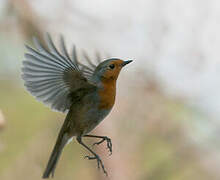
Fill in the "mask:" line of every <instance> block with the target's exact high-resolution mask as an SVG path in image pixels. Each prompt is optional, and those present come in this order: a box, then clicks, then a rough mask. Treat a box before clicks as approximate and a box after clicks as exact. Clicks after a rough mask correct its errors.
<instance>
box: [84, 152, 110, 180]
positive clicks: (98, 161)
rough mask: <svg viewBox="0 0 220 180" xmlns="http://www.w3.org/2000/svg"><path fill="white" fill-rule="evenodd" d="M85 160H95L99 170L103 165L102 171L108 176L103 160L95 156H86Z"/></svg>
mask: <svg viewBox="0 0 220 180" xmlns="http://www.w3.org/2000/svg"><path fill="white" fill-rule="evenodd" d="M85 158H87V159H88V160H94V159H96V161H97V166H98V169H100V165H101V167H102V170H103V173H104V174H105V175H106V176H108V173H107V171H106V170H105V166H104V164H103V162H102V160H101V159H100V157H99V156H98V155H95V156H85Z"/></svg>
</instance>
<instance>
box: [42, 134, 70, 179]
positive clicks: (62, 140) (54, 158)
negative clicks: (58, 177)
mask: <svg viewBox="0 0 220 180" xmlns="http://www.w3.org/2000/svg"><path fill="white" fill-rule="evenodd" d="M68 140H69V137H68V136H67V134H63V133H62V132H60V134H59V136H58V138H57V141H56V144H55V146H54V149H53V152H52V153H51V155H50V159H49V161H48V164H47V167H46V169H45V171H44V174H43V177H42V178H49V176H50V174H51V175H52V177H53V176H54V171H55V168H56V164H57V162H58V160H59V157H60V155H61V152H62V150H63V148H64V146H65V145H66V143H67V142H68Z"/></svg>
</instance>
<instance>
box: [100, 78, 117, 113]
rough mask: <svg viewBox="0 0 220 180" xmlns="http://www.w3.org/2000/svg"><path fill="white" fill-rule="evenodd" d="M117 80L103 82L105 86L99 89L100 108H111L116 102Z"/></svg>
mask: <svg viewBox="0 0 220 180" xmlns="http://www.w3.org/2000/svg"><path fill="white" fill-rule="evenodd" d="M115 93H116V81H115V80H113V81H107V82H103V88H102V89H100V90H99V97H100V105H99V108H100V109H111V108H112V107H113V105H114V103H115Z"/></svg>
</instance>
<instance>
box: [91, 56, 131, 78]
mask: <svg viewBox="0 0 220 180" xmlns="http://www.w3.org/2000/svg"><path fill="white" fill-rule="evenodd" d="M130 62H132V60H129V61H123V60H121V59H117V58H111V59H107V60H105V61H103V62H101V63H100V64H99V65H98V66H97V68H96V69H95V72H94V76H95V77H96V78H98V79H100V80H102V81H111V80H117V78H118V75H119V73H120V71H121V69H122V68H123V67H124V66H125V65H127V64H129V63H130Z"/></svg>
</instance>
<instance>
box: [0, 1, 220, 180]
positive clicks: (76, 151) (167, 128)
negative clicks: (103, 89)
mask: <svg viewBox="0 0 220 180" xmlns="http://www.w3.org/2000/svg"><path fill="white" fill-rule="evenodd" d="M219 5H220V3H219V1H218V0H211V1H206V0H179V1H174V0H136V1H127V0H108V1H107V0H105V1H103V0H102V1H100V0H93V1H91V0H84V1H80V0H0V179H1V180H14V179H18V180H19V179H21V180H26V179H27V180H29V179H32V180H35V179H36V180H37V179H41V176H42V173H43V170H44V168H45V166H46V163H47V161H48V158H49V155H50V153H51V151H52V148H53V145H54V143H55V140H56V138H57V135H58V132H59V129H60V127H61V125H62V123H63V119H64V117H65V115H63V114H61V113H58V112H52V111H51V110H50V109H49V108H47V107H46V106H44V105H43V104H42V103H40V102H37V101H36V100H35V99H34V98H33V97H32V96H31V95H30V94H29V93H28V92H27V91H26V90H25V88H24V86H23V81H22V79H21V77H20V75H21V66H22V60H23V59H24V52H25V48H24V44H29V45H32V37H33V36H36V37H38V38H39V39H43V35H44V33H45V32H50V34H51V35H52V36H53V39H54V40H55V42H56V44H57V41H58V38H59V35H60V34H63V35H64V37H65V39H66V43H67V47H68V49H71V47H72V45H73V44H76V46H77V49H78V52H80V51H81V50H82V49H84V50H86V51H87V52H89V54H90V56H91V57H95V52H96V51H98V52H100V54H101V55H102V57H103V58H106V57H109V56H111V57H119V58H122V59H125V60H126V59H134V62H133V63H132V64H130V65H129V66H127V67H126V68H125V69H124V70H123V72H122V73H121V75H120V77H119V80H118V86H117V88H118V89H117V99H116V104H115V106H114V108H113V111H112V113H111V114H110V115H109V116H108V117H107V118H106V119H105V120H104V121H103V122H102V123H101V124H100V125H99V126H98V127H97V128H96V129H95V130H94V131H93V132H92V133H93V134H97V135H107V136H109V137H111V139H112V142H113V155H112V156H108V151H107V150H106V146H105V144H102V145H99V146H98V147H97V146H96V147H94V149H95V151H96V152H98V153H99V154H100V155H101V157H102V159H103V161H104V164H105V166H106V168H107V170H108V173H109V177H108V178H106V177H105V176H104V175H103V174H102V173H101V172H99V171H98V170H97V167H96V162H93V161H88V160H85V159H84V158H83V157H84V155H87V154H88V152H87V151H85V149H83V148H82V147H81V146H80V145H79V144H77V143H76V141H73V142H72V143H71V144H69V145H68V146H67V147H66V148H65V149H64V152H63V154H62V156H61V159H60V161H59V163H58V166H57V169H56V172H55V178H54V179H65V180H69V179H88V180H98V179H100V180H102V179H103V180H104V179H111V180H189V179H190V180H191V179H192V180H207V179H212V180H215V179H216V180H218V179H220V173H219V167H220V153H219V150H220V141H219V138H220V133H219V132H220V121H219V115H220V111H219V107H220V93H219V92H220V81H219V76H220V60H219V59H220V51H219V47H220V41H219V40H220V35H219V32H220V22H219V19H220V11H219V8H220V6H219ZM79 56H80V54H79ZM86 142H87V143H88V144H92V143H93V141H90V140H88V141H86Z"/></svg>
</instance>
